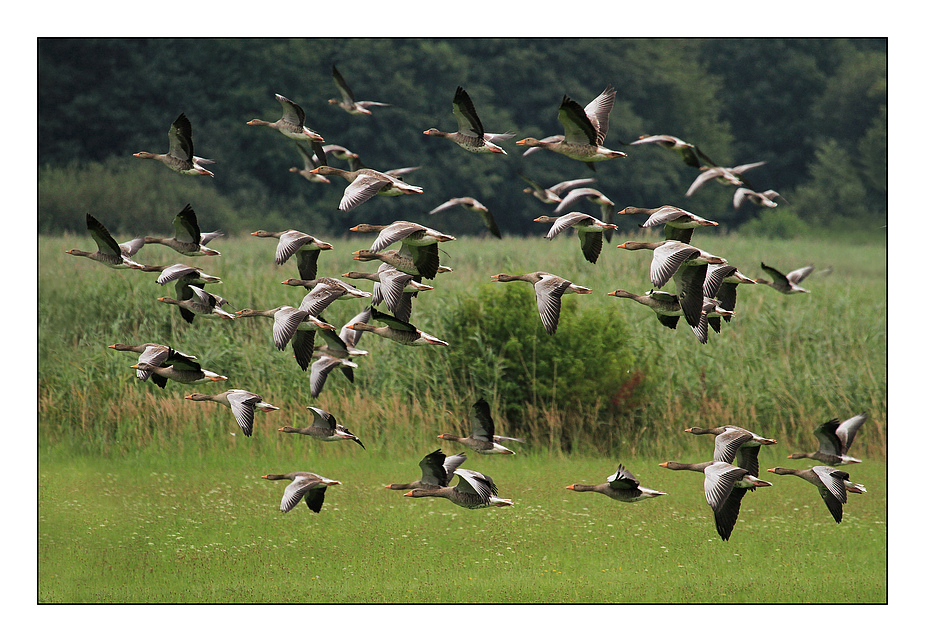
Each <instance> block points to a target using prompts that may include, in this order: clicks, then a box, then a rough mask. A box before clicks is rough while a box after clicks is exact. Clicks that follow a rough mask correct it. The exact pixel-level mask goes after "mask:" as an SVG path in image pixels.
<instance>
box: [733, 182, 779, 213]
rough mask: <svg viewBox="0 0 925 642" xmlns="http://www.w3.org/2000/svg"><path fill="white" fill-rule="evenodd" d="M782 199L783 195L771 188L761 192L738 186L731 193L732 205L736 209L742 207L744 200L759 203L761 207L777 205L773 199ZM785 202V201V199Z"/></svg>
mask: <svg viewBox="0 0 925 642" xmlns="http://www.w3.org/2000/svg"><path fill="white" fill-rule="evenodd" d="M778 198H779V199H781V200H784V199H783V197H782V196H781V195H780V194H778V193H777V192H775V191H774V190H772V189H768V190H765V191H763V192H756V191H755V190H752V189H748V188H747V187H740V188H739V189H737V190H736V191H735V194H733V195H732V206H733V207H734V208H736V209H739V208H740V207H742V205H743V204H744V203H745V201H749V202H751V203H754V204H755V205H760V206H761V207H777V203H776V202H775V199H778ZM785 202H786V201H785Z"/></svg>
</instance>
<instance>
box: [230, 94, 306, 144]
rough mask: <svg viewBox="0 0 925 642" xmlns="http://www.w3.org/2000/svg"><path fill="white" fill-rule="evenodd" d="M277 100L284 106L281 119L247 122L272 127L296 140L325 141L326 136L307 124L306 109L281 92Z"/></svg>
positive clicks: (277, 95) (256, 119)
mask: <svg viewBox="0 0 925 642" xmlns="http://www.w3.org/2000/svg"><path fill="white" fill-rule="evenodd" d="M276 100H278V101H279V104H280V105H282V106H283V115H282V116H281V117H280V119H279V120H277V121H276V122H272V123H270V122H267V121H265V120H260V119H259V118H253V119H251V120H249V121H247V124H248V125H262V126H264V127H269V128H270V129H275V130H276V131H278V132H279V133H280V134H282V135H283V136H285V137H286V138H291V139H292V140H295V141H303V140H304V141H307V142H311V141H317V142H319V143H323V142H324V137H323V136H322V135H321V134H319V133H318V132H315V131H312V130H311V129H309V128H308V127H306V126H305V111H304V110H303V109H302V108H301V107H299V106H298V105H297V104H296V103H294V102H292V101H291V100H289V99H288V98H286V97H285V96H281V95H279V94H276Z"/></svg>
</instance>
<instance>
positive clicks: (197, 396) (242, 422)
mask: <svg viewBox="0 0 925 642" xmlns="http://www.w3.org/2000/svg"><path fill="white" fill-rule="evenodd" d="M186 398H187V399H189V400H191V401H214V402H215V403H220V404H222V405H223V406H228V407H229V408H231V413H232V414H233V415H234V418H235V421H237V422H238V426H240V427H241V431H242V432H243V433H244V436H245V437H250V436H251V435H252V434H253V432H254V411H255V410H262V411H264V412H270V411H273V410H279V408H277V407H276V406H274V405H273V404H269V403H266V402H265V401H264V400H263V397H261V396H260V395H256V394H254V393H253V392H249V391H247V390H240V389H238V388H231V389H230V390H226V391H225V392H221V393H219V394H215V395H206V394H201V393H198V392H194V393H193V394H191V395H186Z"/></svg>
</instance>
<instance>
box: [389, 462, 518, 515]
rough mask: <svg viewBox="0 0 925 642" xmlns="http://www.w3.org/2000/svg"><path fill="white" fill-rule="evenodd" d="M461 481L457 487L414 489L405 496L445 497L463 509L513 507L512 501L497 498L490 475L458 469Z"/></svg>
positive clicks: (457, 474) (496, 490)
mask: <svg viewBox="0 0 925 642" xmlns="http://www.w3.org/2000/svg"><path fill="white" fill-rule="evenodd" d="M456 477H457V478H458V479H459V481H458V482H457V483H456V485H455V486H441V487H439V488H414V489H412V490H409V491H408V492H407V493H405V494H404V496H405V497H443V498H445V499H448V500H450V501H451V502H453V503H454V504H456V505H457V506H462V507H463V508H471V509H475V508H488V507H490V506H513V505H514V502H513V501H511V500H510V499H502V498H500V497H498V496H497V492H498V487H497V486H496V485H495V482H494V481H493V480H492V478H491V477H489V476H488V475H483V474H482V473H479V472H476V471H474V470H467V469H465V468H457V469H456Z"/></svg>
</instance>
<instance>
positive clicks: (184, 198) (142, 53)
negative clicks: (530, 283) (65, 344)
mask: <svg viewBox="0 0 925 642" xmlns="http://www.w3.org/2000/svg"><path fill="white" fill-rule="evenodd" d="M38 54H39V55H38V63H39V64H38V76H39V77H38V81H39V82H38V88H39V125H38V158H39V173H40V174H39V175H40V182H39V187H40V189H39V230H40V231H41V232H57V231H63V230H72V231H82V230H83V223H82V221H83V218H84V215H85V213H86V212H87V211H91V212H93V213H94V214H95V215H97V216H98V217H99V218H100V219H101V220H105V221H106V223H107V225H108V226H109V227H110V229H112V230H113V231H114V232H117V231H118V232H124V233H145V232H148V231H151V228H152V227H153V226H156V227H157V228H158V229H162V228H163V224H164V223H165V222H169V220H170V219H171V218H172V217H173V215H175V214H176V212H178V211H179V210H180V209H182V207H183V206H184V205H185V203H186V202H192V204H193V206H194V207H195V208H196V209H197V211H199V212H202V213H203V214H201V217H203V216H204V218H206V219H207V221H206V222H205V223H204V225H205V226H206V227H209V228H210V229H211V228H215V227H222V228H224V229H225V230H227V231H230V232H240V231H246V230H249V229H250V228H251V227H253V226H254V225H260V226H268V225H270V224H271V223H275V224H277V225H278V226H280V228H281V229H283V228H284V227H295V228H299V229H303V228H305V229H304V231H308V232H311V233H317V234H324V233H326V232H338V233H339V232H342V231H343V230H346V229H347V228H348V227H349V226H351V225H355V224H356V223H359V222H368V223H383V222H390V221H392V220H395V219H411V220H418V221H424V220H427V221H429V222H430V223H429V224H431V225H432V226H433V227H437V228H438V229H443V230H445V231H447V232H448V233H451V234H480V233H483V228H482V225H481V222H480V220H479V218H478V217H477V216H475V215H471V216H466V215H460V213H459V211H456V212H454V211H450V212H448V213H446V214H443V213H441V214H436V215H433V216H427V212H429V211H430V210H431V209H433V208H434V207H436V206H437V205H439V204H440V203H442V202H444V201H445V200H447V199H449V198H452V197H458V196H472V197H474V198H476V199H478V200H479V201H481V202H482V203H484V204H485V205H487V206H488V207H489V208H490V209H491V210H492V212H493V213H494V215H495V218H496V220H497V221H498V225H499V226H500V228H501V230H502V232H503V233H505V234H533V233H536V232H537V230H536V225H535V224H534V223H533V219H534V218H535V217H537V216H539V215H541V214H546V213H548V211H549V206H547V205H543V204H542V203H540V202H539V201H538V200H536V199H534V198H532V197H530V196H528V195H526V194H524V193H523V191H522V188H524V187H526V183H524V182H523V181H522V180H521V179H520V178H519V176H518V172H522V173H523V174H525V175H526V176H528V177H530V178H532V179H534V180H536V181H538V182H539V183H540V184H542V185H544V186H550V185H552V184H554V183H557V182H560V181H562V180H566V179H571V178H579V177H594V178H596V179H597V182H596V183H595V184H594V187H595V188H597V189H599V190H600V191H601V192H603V193H604V194H606V195H607V196H608V197H609V198H610V199H611V200H613V201H614V202H615V203H616V204H617V207H618V209H621V208H622V207H625V206H629V205H634V206H639V207H656V206H659V205H664V204H673V205H677V206H679V207H683V208H685V209H689V210H690V211H692V212H695V213H697V214H699V215H701V216H705V217H706V218H710V219H713V220H719V221H721V222H723V224H724V225H728V226H729V227H730V228H734V227H736V226H738V225H740V224H742V223H745V222H748V221H749V220H751V219H754V218H757V217H758V216H759V215H760V214H761V212H760V211H759V208H758V207H756V206H753V205H750V204H749V205H747V206H745V207H743V208H742V209H741V210H739V211H736V210H734V209H733V207H732V191H733V190H732V189H730V188H728V186H719V185H707V186H705V187H704V188H703V189H701V190H700V191H699V192H697V193H696V194H695V195H693V196H692V197H690V198H687V197H685V196H684V193H685V190H686V189H687V187H688V186H689V185H690V184H691V182H692V181H693V180H694V178H696V177H697V175H698V171H697V169H696V168H693V167H689V166H687V165H685V164H684V163H682V162H681V160H680V158H679V157H678V156H677V155H675V154H672V153H670V152H668V151H666V150H663V149H659V148H656V147H655V146H652V145H639V146H629V143H630V142H632V141H633V140H636V139H638V138H639V137H640V136H641V135H644V134H671V135H674V136H677V137H679V138H682V139H684V140H686V141H688V142H690V143H694V144H696V145H697V146H698V147H699V148H701V149H702V150H703V151H704V152H706V153H707V154H708V156H709V157H710V158H711V159H712V160H713V161H715V162H716V163H717V164H718V165H724V166H734V165H740V164H743V163H750V162H755V161H767V164H766V165H764V166H762V167H760V168H757V169H754V170H752V171H751V172H749V174H748V179H749V181H750V182H751V183H752V184H753V185H754V187H755V189H756V190H758V191H763V190H766V189H773V190H775V191H777V192H779V193H780V194H782V195H783V196H784V198H785V199H786V200H787V202H788V203H789V205H788V207H792V209H793V210H794V211H795V213H796V215H797V216H799V218H801V219H804V220H807V221H809V222H811V223H813V224H817V225H821V226H825V225H836V224H837V225H842V226H843V225H855V226H857V227H862V226H867V227H870V226H874V225H876V226H879V225H882V224H884V223H885V217H886V140H885V131H886V39H789V38H783V39H774V38H768V39H650V38H644V39H643V38H640V39H618V38H614V39H604V38H591V39H578V38H568V39H548V38H542V39H541V38H536V39H530V38H504V39H482V38H471V39H470V38H455V39H431V38H399V39H396V38H381V39H379V38H377V39H368V38H362V39H360V38H357V39H324V38H317V39H315V38H307V39H163V38H157V39H129V38H126V39H93V38H80V39H68V38H43V39H40V40H39V43H38ZM335 64H336V65H337V68H338V70H339V71H340V72H341V74H342V75H343V76H344V78H345V79H346V81H347V83H348V84H349V85H350V86H351V88H352V89H353V92H354V94H355V96H356V98H357V99H358V100H375V101H380V102H385V103H389V104H390V105H391V106H389V107H374V108H373V114H372V115H371V116H352V115H350V114H348V113H346V112H344V111H342V110H340V109H339V108H338V107H336V106H335V105H331V104H329V103H328V99H329V98H333V97H337V96H338V92H337V89H336V87H335V84H334V82H333V78H332V65H335ZM608 84H612V85H613V86H614V88H615V89H616V91H617V95H616V103H615V105H614V108H613V111H612V113H611V117H610V132H609V134H608V137H607V140H606V143H605V144H606V145H607V146H608V147H610V148H611V149H619V150H622V151H624V152H626V153H627V154H628V157H627V158H623V159H615V160H611V161H607V162H601V163H598V164H597V171H596V172H592V171H591V170H590V169H589V168H588V167H586V166H585V165H584V164H583V163H580V162H578V161H573V160H571V159H568V158H565V157H562V156H560V155H558V154H553V153H550V152H547V151H543V150H538V151H537V152H536V153H532V154H530V155H528V156H526V157H524V156H523V148H520V147H517V146H515V145H514V144H513V141H515V140H518V139H519V138H523V137H526V136H534V137H537V138H542V137H545V136H549V135H553V134H559V133H561V132H562V128H561V125H560V124H559V122H558V120H557V117H556V113H557V109H558V106H559V103H560V102H561V100H562V97H563V95H568V96H570V97H571V98H573V99H574V100H576V101H577V102H579V103H580V104H582V105H584V104H587V103H588V102H589V101H591V100H592V99H594V98H595V97H596V96H597V95H598V94H599V93H600V92H601V91H602V90H603V89H604V88H605V87H606V86H607V85H608ZM457 86H462V87H464V88H465V89H466V90H467V92H468V93H469V95H470V96H471V97H472V100H473V102H474V104H475V106H476V109H477V111H478V114H479V117H480V119H481V121H482V123H483V124H484V126H485V129H486V130H487V131H489V132H496V133H501V132H506V131H510V132H514V133H515V135H516V138H512V139H510V140H508V141H507V142H505V143H502V146H503V147H504V148H505V149H506V150H507V153H508V155H507V156H496V155H488V156H483V155H475V154H470V153H467V152H465V151H464V150H462V149H460V148H459V147H457V146H455V145H453V144H451V143H449V142H448V141H445V140H441V139H437V138H433V137H430V136H424V135H422V132H423V130H425V129H427V128H429V127H436V128H438V129H441V130H444V131H455V130H456V122H455V120H454V118H453V115H452V99H453V94H454V91H455V89H456V87H457ZM277 93H279V94H282V95H284V96H286V97H288V98H290V99H292V100H293V101H295V102H297V103H298V104H299V105H301V106H302V108H303V109H304V110H305V113H306V124H307V125H308V126H309V127H311V128H312V129H314V130H315V131H318V132H319V133H321V134H322V135H323V136H324V138H325V141H326V142H327V143H334V144H339V145H343V146H345V147H347V148H349V149H351V150H352V151H354V152H356V153H358V154H359V155H360V157H361V159H362V161H363V162H364V163H365V164H366V165H367V166H369V167H372V168H375V169H379V170H388V169H392V168H397V167H408V166H419V169H418V170H416V171H415V172H414V173H413V174H410V175H409V176H408V179H409V182H411V183H413V184H415V185H420V186H422V187H423V188H424V194H423V195H421V196H408V197H402V198H398V199H389V198H377V199H374V200H373V201H370V202H369V203H366V204H364V205H362V206H361V207H359V208H357V209H355V210H353V211H351V212H348V213H344V212H340V211H338V209H337V205H338V202H339V200H340V197H341V195H342V194H343V188H344V186H345V183H344V181H342V180H340V179H338V178H336V177H332V184H331V185H324V184H317V183H309V182H308V181H306V180H304V179H303V178H301V177H300V176H299V175H298V174H294V173H291V172H290V171H289V168H290V167H301V166H302V161H301V159H300V157H299V154H298V152H297V149H296V147H295V144H294V143H293V142H292V141H290V140H288V139H285V138H283V137H282V136H280V135H278V134H277V133H276V132H271V131H267V130H265V129H264V128H259V127H247V126H245V123H246V122H247V121H248V120H250V119H252V118H261V119H264V120H269V121H275V120H276V119H277V118H279V116H280V114H281V109H280V105H279V103H277V102H276V100H275V99H274V94H277ZM181 112H182V113H185V114H186V115H187V116H188V117H189V119H190V121H191V122H192V126H193V138H194V142H195V151H196V154H197V155H198V156H203V157H207V158H211V159H215V160H216V164H215V165H214V166H210V169H212V170H213V171H214V172H215V178H214V179H210V178H208V177H196V178H190V177H185V176H179V175H176V174H173V173H172V172H170V171H169V170H167V169H166V168H164V167H161V166H159V167H151V165H154V164H153V163H148V162H140V161H139V160H138V159H135V158H132V154H133V153H135V152H138V151H142V150H145V151H152V152H163V151H166V149H167V136H166V134H167V130H168V128H169V126H170V124H171V123H172V122H173V121H174V119H175V118H176V117H177V116H178V115H179V114H180V113H181ZM330 164H336V163H335V162H333V161H332V162H331V163H330ZM586 211H588V213H592V214H593V213H595V212H593V211H592V210H590V209H589V210H586ZM139 226H147V229H138V228H139ZM254 229H256V228H254Z"/></svg>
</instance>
